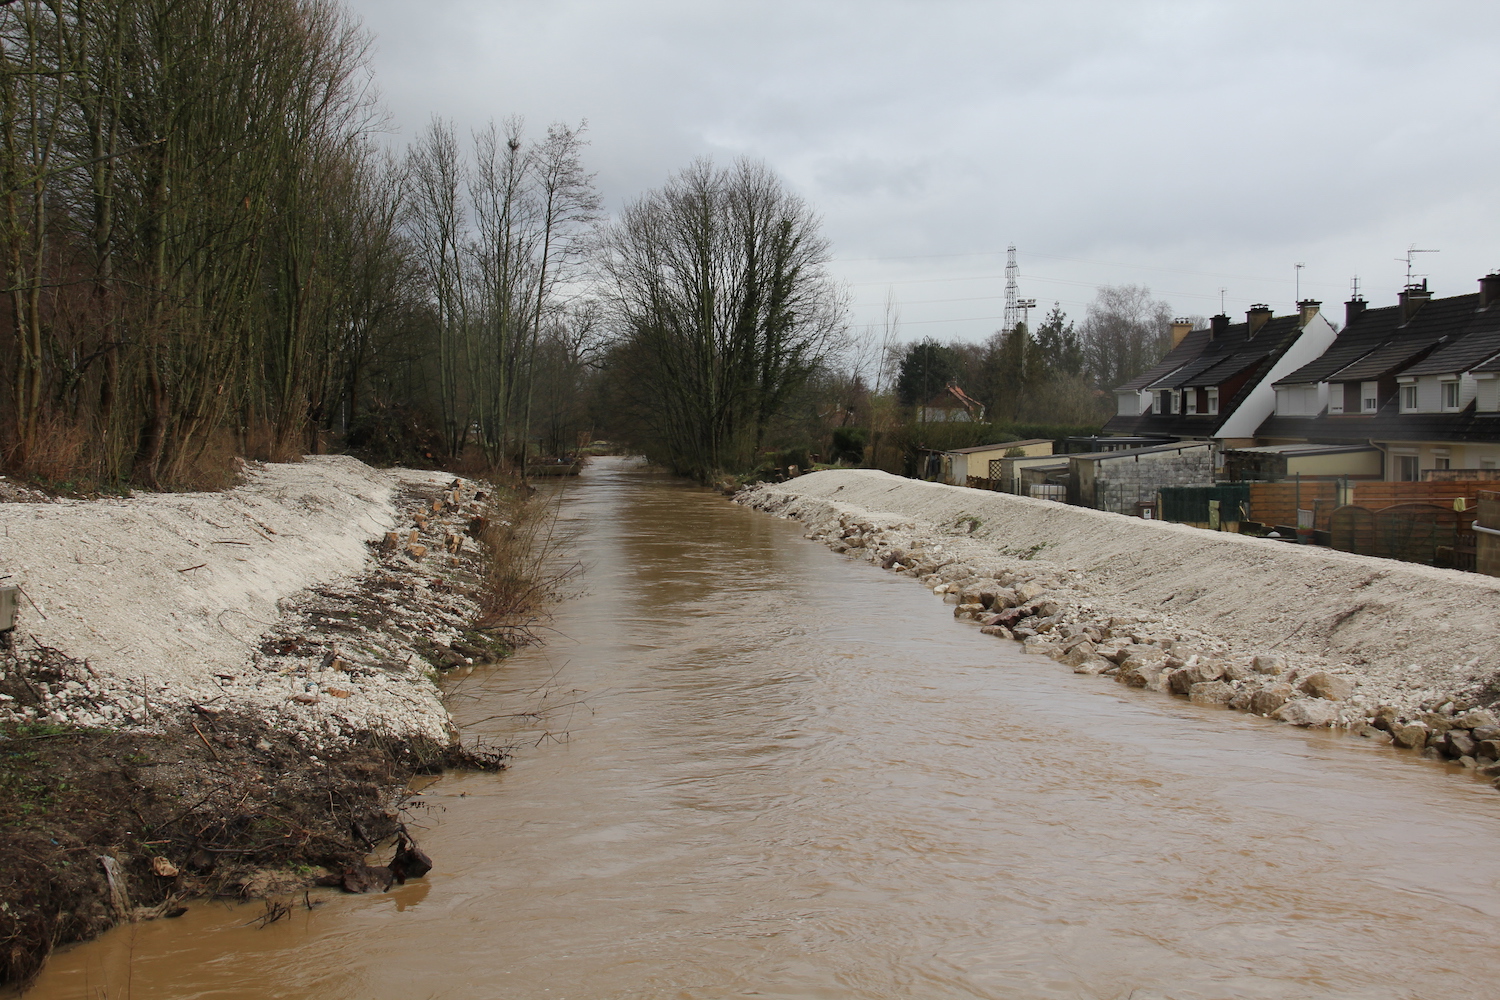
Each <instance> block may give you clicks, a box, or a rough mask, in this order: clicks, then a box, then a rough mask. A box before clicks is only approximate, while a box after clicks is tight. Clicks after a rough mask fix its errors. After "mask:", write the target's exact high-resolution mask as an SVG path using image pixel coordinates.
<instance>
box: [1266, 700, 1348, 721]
mask: <svg viewBox="0 0 1500 1000" xmlns="http://www.w3.org/2000/svg"><path fill="white" fill-rule="evenodd" d="M1271 717H1272V718H1273V719H1280V720H1281V721H1282V722H1286V723H1290V724H1291V725H1294V726H1308V727H1321V726H1330V725H1332V724H1333V722H1334V721H1335V720H1336V719H1338V717H1339V708H1338V706H1337V705H1335V704H1334V703H1333V702H1331V701H1328V700H1326V699H1324V698H1298V699H1296V700H1295V701H1289V702H1287V703H1286V704H1285V705H1282V706H1281V707H1280V708H1278V709H1277V710H1276V711H1275V712H1273V713H1272V714H1271Z"/></svg>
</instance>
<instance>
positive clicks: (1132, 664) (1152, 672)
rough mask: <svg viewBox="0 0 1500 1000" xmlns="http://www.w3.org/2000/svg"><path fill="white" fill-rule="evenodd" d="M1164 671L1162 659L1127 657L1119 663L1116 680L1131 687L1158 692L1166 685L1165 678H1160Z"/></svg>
mask: <svg viewBox="0 0 1500 1000" xmlns="http://www.w3.org/2000/svg"><path fill="white" fill-rule="evenodd" d="M1165 670H1166V660H1165V658H1164V657H1146V656H1127V657H1126V658H1125V659H1123V660H1121V661H1120V673H1119V674H1118V675H1117V677H1116V680H1118V681H1119V682H1120V683H1121V684H1128V685H1130V686H1131V687H1141V688H1147V689H1149V690H1152V691H1160V690H1162V689H1163V688H1164V687H1165V685H1166V678H1165V677H1163V676H1162V675H1163V672H1164V671H1165Z"/></svg>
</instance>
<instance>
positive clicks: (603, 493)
mask: <svg viewBox="0 0 1500 1000" xmlns="http://www.w3.org/2000/svg"><path fill="white" fill-rule="evenodd" d="M561 489H562V490H563V491H564V499H563V500H562V502H561V505H560V508H559V515H558V524H559V529H558V530H559V532H561V533H566V534H567V535H568V536H569V537H570V538H571V539H574V541H570V543H569V545H568V551H569V553H570V555H571V556H572V557H573V558H575V559H577V560H579V561H580V562H581V563H582V564H583V565H584V567H585V571H584V575H583V576H582V577H581V579H580V580H579V583H578V585H577V586H576V587H570V590H572V591H574V592H575V596H573V597H571V598H570V599H569V600H566V601H564V602H562V603H561V604H559V605H558V606H557V608H556V613H555V616H554V618H553V620H552V623H551V625H552V628H553V630H554V631H553V632H551V633H550V636H551V637H550V639H549V641H548V642H547V643H546V644H545V645H539V646H532V647H528V648H525V649H522V650H519V651H518V652H517V653H516V655H514V656H513V657H510V658H508V659H507V660H506V661H505V662H504V663H503V664H500V665H495V666H489V667H479V668H476V669H475V670H474V671H473V672H472V674H470V675H469V676H468V677H466V678H464V679H463V682H462V685H461V686H460V685H458V684H457V683H449V682H445V687H447V688H448V690H449V693H450V698H449V704H450V705H451V706H452V708H453V713H454V720H455V723H456V724H457V725H458V726H460V727H462V728H463V731H464V732H465V734H466V735H468V734H474V735H477V734H481V733H482V734H484V735H485V737H486V738H487V739H489V740H491V741H494V742H500V743H506V744H514V745H516V746H517V748H518V749H517V750H516V751H515V756H514V757H513V758H512V761H511V766H510V767H508V768H507V769H506V770H505V771H503V772H500V773H498V774H478V773H472V772H456V773H455V772H450V773H446V774H444V775H441V776H437V777H436V778H435V779H433V780H431V781H426V780H424V781H418V782H416V783H415V787H416V789H417V790H419V791H420V796H419V800H417V801H413V802H411V803H408V807H409V809H411V810H412V811H413V815H414V816H415V817H416V822H417V823H419V824H420V832H421V834H422V843H423V845H424V847H425V848H426V849H427V850H428V853H430V854H431V855H432V856H433V859H434V860H435V861H437V862H438V866H437V868H436V869H434V871H433V872H432V873H431V874H430V875H428V876H427V877H426V878H424V879H421V880H418V881H415V882H411V883H408V884H407V885H405V886H397V887H394V888H393V889H392V891H390V892H388V893H373V894H368V895H348V894H333V893H331V892H326V891H325V893H324V894H323V895H321V896H320V894H319V892H318V891H314V892H313V893H312V896H311V901H312V903H313V904H314V908H313V909H307V907H306V906H305V904H304V902H303V897H302V895H301V894H300V893H299V894H297V896H296V897H295V898H293V899H292V900H291V901H292V902H294V903H295V904H296V905H295V906H294V908H293V912H292V913H291V914H290V915H289V916H288V917H287V918H285V919H282V920H279V921H277V922H275V923H272V924H269V925H267V926H264V927H262V926H261V922H260V920H259V917H260V915H261V914H262V912H263V906H262V905H261V904H255V905H250V906H237V907H227V906H220V905H210V906H194V907H193V908H192V909H191V910H189V912H188V913H186V914H185V915H184V916H183V917H182V918H180V919H178V920H156V921H147V922H144V923H137V924H130V925H125V926H121V927H117V928H115V929H114V930H111V931H110V932H108V933H107V934H105V935H104V936H102V937H101V938H100V939H99V940H97V941H94V942H91V943H89V944H87V945H82V946H79V947H77V948H71V949H67V950H66V951H64V952H63V953H61V954H58V955H57V956H55V957H54V959H53V960H52V962H50V963H49V965H48V968H47V969H46V970H45V971H44V972H43V974H42V977H41V979H40V980H39V981H38V983H37V984H36V986H35V988H34V989H33V990H32V991H31V993H30V994H29V995H28V997H27V1000H76V998H78V997H80V996H97V995H99V994H100V993H101V992H107V994H108V995H109V996H111V997H116V996H125V995H127V993H128V995H133V996H140V997H144V996H151V997H162V998H189V997H206V996H212V997H214V998H216V1000H260V998H262V997H266V996H275V997H280V998H284V1000H301V998H307V1000H406V998H409V997H486V998H496V1000H512V998H514V1000H535V998H537V997H575V998H578V997H586V998H590V1000H626V998H639V997H662V996H669V997H679V998H684V1000H721V998H750V997H755V998H761V1000H764V998H768V997H769V998H779V1000H809V998H821V997H840V998H851V1000H852V998H860V1000H865V998H868V1000H893V998H898V997H901V998H904V997H911V998H920V1000H974V998H986V1000H1016V998H1026V1000H1038V998H1056V1000H1078V998H1092V1000H1124V998H1126V997H1133V998H1134V1000H1194V998H1198V1000H1208V998H1229V997H1234V998H1240V1000H1285V998H1287V997H1298V998H1317V1000H1324V998H1327V1000H1390V998H1393V997H1394V998H1400V1000H1417V998H1426V997H1433V996H1453V997H1478V996H1486V995H1488V993H1489V992H1493V988H1492V987H1493V982H1494V980H1495V978H1496V976H1497V975H1500V958H1497V955H1496V952H1495V949H1494V946H1493V934H1492V933H1491V931H1490V928H1491V927H1492V926H1493V923H1494V921H1495V919H1496V918H1497V917H1500V858H1497V857H1496V856H1495V855H1494V853H1493V852H1491V851H1488V850H1486V849H1485V845H1487V844H1489V843H1490V842H1492V841H1493V839H1494V838H1495V836H1497V835H1500V796H1497V795H1496V794H1495V793H1494V792H1493V790H1491V789H1490V788H1489V787H1488V786H1487V785H1485V784H1480V783H1477V782H1474V781H1469V780H1463V776H1462V775H1460V774H1458V773H1457V769H1456V768H1455V767H1454V766H1453V765H1451V764H1448V765H1445V764H1440V763H1437V762H1433V761H1427V760H1422V759H1420V758H1419V757H1417V756H1416V755H1414V754H1410V753H1397V752H1393V751H1391V750H1389V749H1387V748H1382V747H1377V746H1375V745H1373V744H1372V743H1371V741H1369V740H1365V739H1360V738H1359V737H1357V736H1354V735H1351V734H1350V733H1348V732H1346V731H1344V730H1342V729H1335V728H1293V727H1289V726H1284V725H1280V724H1277V723H1274V722H1272V721H1270V720H1268V719H1266V718H1262V717H1259V716H1255V715H1252V714H1250V713H1240V712H1223V711H1220V710H1218V709H1215V708H1212V707H1210V706H1204V705H1195V704H1192V703H1190V702H1188V701H1186V700H1181V699H1174V698H1169V697H1165V696H1164V695H1161V694H1158V693H1155V692H1150V691H1146V690H1143V689H1139V688H1132V687H1127V686H1125V685H1120V684H1116V683H1113V682H1110V681H1108V680H1104V679H1101V678H1099V677H1094V676H1087V675H1080V674H1075V673H1073V672H1072V671H1071V670H1068V669H1062V668H1059V667H1058V665H1057V664H1055V663H1053V662H1052V661H1051V660H1049V659H1046V658H1044V657H1039V656H1028V655H1025V654H1024V653H1023V652H1022V649H1021V646H1020V645H1019V644H1017V643H1012V642H1002V641H998V640H996V639H994V638H992V637H990V636H986V635H983V634H981V633H980V631H979V628H978V627H964V626H959V625H956V624H955V623H954V620H953V610H954V606H950V605H945V604H944V603H942V600H941V599H938V598H934V597H932V596H931V595H930V594H927V593H924V592H922V591H921V590H920V589H919V588H918V587H917V585H916V583H915V581H913V580H912V579H909V578H906V577H902V576H900V575H897V574H894V573H890V572H885V571H883V570H881V569H880V568H879V564H878V563H870V562H864V561H855V560H850V559H848V558H847V557H845V556H841V555H837V554H835V553H833V552H831V551H830V550H829V549H828V548H827V547H826V546H825V545H824V544H822V543H814V542H810V541H807V540H805V539H804V538H803V535H804V534H806V533H808V532H807V528H806V527H805V526H804V525H803V524H800V523H798V522H796V521H788V520H782V519H778V518H774V517H768V516H766V515H764V514H761V513H758V512H756V511H752V510H749V509H747V508H744V507H740V506H736V505H733V504H730V503H726V502H725V501H724V500H723V499H722V498H721V497H719V496H717V495H714V494H712V493H709V492H707V491H704V490H701V489H697V488H695V487H692V486H691V485H690V484H685V483H682V482H680V481H674V480H672V479H670V478H669V477H665V476H659V475H652V474H651V473H649V472H647V471H645V470H641V469H639V468H636V467H633V466H631V465H629V464H628V463H623V462H615V461H601V462H600V463H598V464H597V465H595V466H592V467H590V468H589V469H586V470H585V471H584V474H583V476H582V477H580V478H579V479H578V480H576V481H574V482H573V483H572V484H569V485H567V486H563V487H561ZM1445 769H1448V770H1450V771H1451V772H1452V774H1451V780H1438V779H1436V778H1435V777H1434V775H1435V774H1438V773H1441V772H1443V771H1444V770H1445ZM320 903H321V905H318V904H320Z"/></svg>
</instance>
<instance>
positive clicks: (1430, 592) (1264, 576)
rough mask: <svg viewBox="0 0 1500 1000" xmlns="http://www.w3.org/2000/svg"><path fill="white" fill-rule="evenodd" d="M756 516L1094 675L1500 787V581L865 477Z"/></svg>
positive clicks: (770, 499)
mask: <svg viewBox="0 0 1500 1000" xmlns="http://www.w3.org/2000/svg"><path fill="white" fill-rule="evenodd" d="M737 499H738V501H739V502H740V503H742V504H745V505H747V506H751V507H754V508H756V509H759V510H763V511H768V512H772V513H776V514H779V515H781V516H785V517H790V518H795V519H796V520H798V521H801V522H803V524H804V525H806V527H807V535H808V537H810V538H815V539H818V540H820V541H823V542H824V543H826V544H828V545H830V546H831V547H833V548H834V549H835V550H837V551H840V552H844V553H847V554H849V555H852V556H855V557H858V558H862V559H866V560H868V561H871V562H874V563H876V564H877V565H880V566H882V567H884V568H886V569H888V570H892V571H894V572H898V573H902V574H905V575H908V576H913V577H916V578H918V579H920V580H921V581H922V582H923V583H924V584H926V585H927V586H928V587H929V588H930V589H932V590H934V592H936V593H939V594H942V595H945V597H946V599H947V600H948V601H949V602H950V603H952V604H954V605H956V607H955V615H956V616H957V617H958V618H960V619H964V620H967V621H971V622H973V623H974V624H975V625H976V626H978V627H980V628H981V629H982V630H984V631H985V632H987V633H989V634H991V635H994V636H996V637H998V638H1002V639H1013V640H1017V641H1020V642H1022V643H1023V645H1024V648H1025V649H1026V651H1027V652H1029V653H1035V654H1040V655H1047V656H1051V657H1053V658H1054V659H1057V660H1059V661H1060V662H1062V663H1063V664H1065V665H1066V666H1068V667H1070V668H1071V669H1073V670H1074V671H1075V672H1076V673H1082V674H1097V675H1102V676H1107V677H1112V678H1113V679H1115V680H1116V681H1119V682H1121V683H1124V684H1127V685H1130V686H1135V687H1144V688H1147V689H1150V690H1153V691H1160V692H1164V693H1169V694H1175V695H1179V696H1181V697H1185V698H1188V699H1190V700H1191V701H1193V702H1194V703H1196V704H1201V705H1210V706H1223V707H1227V708H1232V709H1240V710H1244V711H1249V712H1254V713H1255V714H1258V715H1264V716H1269V717H1271V718H1274V719H1278V720H1280V721H1284V722H1288V723H1291V724H1294V725H1298V726H1307V727H1328V726H1334V727H1343V728H1346V729H1350V730H1353V731H1356V732H1359V733H1361V734H1362V735H1364V736H1365V737H1366V738H1368V739H1371V740H1375V741H1377V742H1384V743H1392V744H1395V745H1396V746H1398V747H1404V748H1408V749H1413V750H1416V751H1418V752H1421V753H1424V754H1426V755H1427V756H1430V757H1433V758H1435V759H1443V760H1453V761H1455V762H1456V763H1457V764H1458V765H1459V766H1461V767H1466V768H1471V769H1474V770H1476V771H1477V772H1478V773H1479V774H1481V775H1483V776H1484V777H1486V778H1491V779H1495V778H1500V764H1497V760H1500V722H1497V717H1496V716H1497V714H1500V713H1497V712H1496V711H1495V707H1496V705H1497V702H1500V580H1494V579H1491V578H1489V577H1483V576H1477V575H1475V574H1469V573H1461V572H1458V571H1453V570H1441V569H1434V568H1431V567H1426V566H1418V565H1413V564H1408V563H1401V562H1396V561H1393V560H1386V559H1375V558H1371V557H1366V556H1358V555H1352V554H1349V553H1342V552H1335V551H1331V550H1327V549H1318V548H1313V547H1310V546H1296V545H1289V544H1285V543H1280V542H1276V541H1271V540H1266V539H1258V538H1250V537H1247V536H1241V535H1233V534H1227V533H1218V532H1206V531H1202V530H1199V529H1196V528H1191V527H1187V526H1185V525H1175V524H1165V523H1161V522H1152V521H1142V520H1139V519H1136V518H1128V517H1123V516H1121V515H1117V514H1110V513H1105V512H1100V511H1093V510H1086V509H1082V508H1077V507H1069V506H1066V505H1061V504H1055V503H1051V502H1048V501H1041V500H1032V499H1029V498H1024V497H1016V496H1011V495H1009V494H999V493H990V492H987V491H980V490H971V489H966V488H962V487H953V486H945V485H941V484H935V483H925V482H919V481H915V480H909V479H902V478H900V477H896V476H890V475H887V474H885V473H880V472H872V471H865V470H847V471H828V472H820V473H816V474H813V475H810V476H804V477H801V478H799V479H796V480H793V481H791V482H788V483H782V484H778V485H770V484H762V485H759V486H756V487H752V488H750V489H747V490H745V491H743V492H741V493H740V494H739V495H738V497H737Z"/></svg>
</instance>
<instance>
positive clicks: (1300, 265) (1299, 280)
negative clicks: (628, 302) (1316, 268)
mask: <svg viewBox="0 0 1500 1000" xmlns="http://www.w3.org/2000/svg"><path fill="white" fill-rule="evenodd" d="M1306 266H1307V265H1306V264H1305V263H1303V262H1301V261H1298V262H1297V263H1295V264H1293V265H1292V270H1293V271H1295V272H1296V273H1297V298H1296V299H1295V300H1294V301H1297V302H1301V301H1302V269H1303V268H1304V267H1306Z"/></svg>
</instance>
